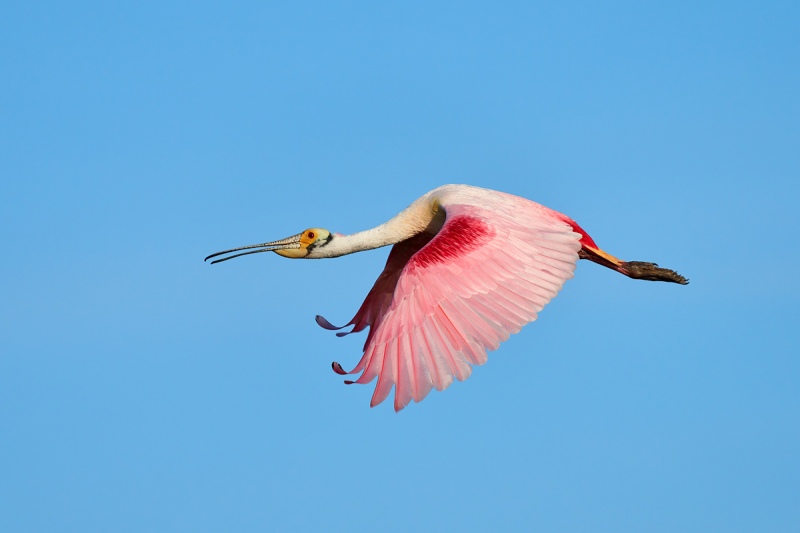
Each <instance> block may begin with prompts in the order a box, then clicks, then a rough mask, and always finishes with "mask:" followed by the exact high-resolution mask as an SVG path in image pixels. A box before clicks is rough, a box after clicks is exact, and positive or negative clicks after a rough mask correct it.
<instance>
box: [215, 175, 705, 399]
mask: <svg viewBox="0 0 800 533" xmlns="http://www.w3.org/2000/svg"><path fill="white" fill-rule="evenodd" d="M388 245H393V246H392V249H391V251H390V252H389V256H388V259H387V261H386V266H385V267H384V269H383V271H382V272H381V274H380V275H379V276H378V279H377V280H376V281H375V284H374V285H373V287H372V289H371V290H370V291H369V293H368V294H367V296H366V298H365V299H364V302H363V303H362V305H361V307H360V308H359V309H358V311H357V312H356V314H355V316H354V317H353V318H352V320H350V322H348V323H347V324H346V325H345V326H334V325H333V324H331V323H330V322H329V321H328V320H326V319H325V318H323V317H322V316H320V315H317V316H316V322H317V324H319V325H320V326H321V327H323V328H325V329H328V330H342V329H344V328H346V327H348V326H352V329H351V330H350V331H339V332H338V333H337V334H336V335H337V336H344V335H349V334H350V333H356V332H360V331H363V330H364V329H366V328H369V332H368V333H367V338H366V342H365V343H364V348H363V353H362V357H361V359H360V360H359V362H358V363H357V364H356V365H355V367H354V368H353V369H352V370H349V371H346V370H344V368H343V367H342V365H340V364H339V363H337V362H334V363H332V368H333V370H334V371H335V372H336V373H337V374H340V375H347V374H359V373H360V375H359V376H358V377H357V378H355V379H350V380H346V381H345V383H346V384H353V383H359V384H367V383H370V382H372V381H373V380H374V379H375V378H377V380H378V381H377V384H376V386H375V389H374V391H373V394H372V398H371V400H370V406H371V407H374V406H376V405H378V404H380V403H381V402H383V401H384V400H385V399H386V398H387V397H388V396H389V394H390V393H391V390H392V388H394V391H395V394H394V410H395V411H400V410H401V409H403V408H404V407H406V406H407V405H408V404H409V403H410V402H411V400H414V401H415V402H420V401H422V400H423V399H424V398H425V397H426V396H427V395H428V393H429V392H430V391H431V390H432V389H434V388H435V389H436V390H439V391H442V390H444V389H446V388H448V387H449V386H450V385H451V384H452V383H453V382H454V380H458V381H463V380H465V379H467V378H468V377H469V376H470V374H471V373H472V369H473V367H474V366H479V365H482V364H484V363H485V362H486V361H487V353H488V352H490V351H492V350H495V349H497V348H498V346H499V345H500V343H501V342H503V341H505V340H507V339H508V338H509V336H510V335H511V334H513V333H517V332H519V331H520V330H521V329H522V327H523V326H525V325H526V324H528V323H530V322H532V321H534V320H536V318H537V316H538V314H539V312H541V310H542V309H543V308H544V306H545V305H546V304H547V303H548V302H550V300H551V299H552V298H554V297H555V296H556V294H557V293H558V292H559V290H560V289H561V287H562V285H563V284H564V282H565V281H567V280H568V279H570V278H572V277H573V272H574V270H575V267H576V264H577V262H578V260H579V259H585V260H588V261H591V262H594V263H597V264H600V265H602V266H604V267H607V268H610V269H612V270H615V271H617V272H619V273H621V274H624V275H625V276H628V277H630V278H633V279H643V280H651V281H665V282H671V283H678V284H681V285H686V284H687V283H688V282H689V281H688V280H687V279H686V278H685V277H683V276H682V275H680V274H678V273H677V272H675V271H673V270H669V269H666V268H660V267H659V266H658V265H657V264H655V263H648V262H643V261H623V260H621V259H618V258H616V257H614V256H613V255H611V254H609V253H607V252H605V251H603V250H601V249H600V248H599V247H598V246H597V244H596V243H595V241H594V240H593V239H592V237H590V236H589V234H588V233H587V232H586V231H584V230H583V228H581V227H580V226H579V225H578V223H577V222H575V221H574V220H573V219H571V218H570V217H568V216H567V215H564V214H562V213H559V212H558V211H554V210H552V209H550V208H548V207H545V206H543V205H541V204H538V203H536V202H533V201H532V200H528V199H526V198H522V197H519V196H514V195H512V194H508V193H504V192H500V191H495V190H489V189H484V188H479V187H475V186H470V185H443V186H441V187H438V188H436V189H434V190H432V191H430V192H428V193H427V194H425V195H423V196H421V197H420V198H419V199H417V200H416V201H414V202H413V203H412V204H411V205H410V206H408V207H407V208H406V209H404V210H403V211H402V212H400V213H399V214H398V215H396V216H395V217H393V218H392V219H390V220H389V221H387V222H385V223H383V224H381V225H379V226H377V227H374V228H372V229H368V230H366V231H361V232H359V233H354V234H351V235H343V234H339V233H332V232H330V231H328V230H326V229H323V228H309V229H306V230H305V231H303V232H301V233H298V234H297V235H293V236H291V237H287V238H285V239H281V240H277V241H270V242H265V243H261V244H252V245H249V246H242V247H239V248H232V249H230V250H224V251H222V252H217V253H214V254H211V255H209V256H208V257H206V258H205V261H208V260H209V259H214V258H217V259H215V260H214V261H212V263H211V264H215V263H221V262H223V261H227V260H229V259H233V258H235V257H241V256H244V255H250V254H257V253H261V252H275V253H276V254H278V255H281V256H283V257H288V258H293V259H323V258H332V257H340V256H343V255H347V254H352V253H356V252H362V251H365V250H372V249H375V248H380V247H383V246H388Z"/></svg>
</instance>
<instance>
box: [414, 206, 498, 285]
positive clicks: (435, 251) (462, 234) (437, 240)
mask: <svg viewBox="0 0 800 533" xmlns="http://www.w3.org/2000/svg"><path fill="white" fill-rule="evenodd" d="M493 236H494V230H493V229H492V228H491V227H490V226H489V225H488V224H487V223H486V222H485V221H484V220H483V219H481V218H478V217H473V216H469V215H460V216H456V217H454V218H452V219H450V220H448V221H447V222H446V223H445V225H444V226H442V229H441V230H439V233H437V234H436V236H435V237H434V238H433V240H431V241H430V242H429V243H427V244H426V245H424V246H423V247H422V249H421V250H419V252H417V253H416V254H414V256H413V257H411V259H410V260H409V261H408V266H407V267H406V268H407V269H408V270H409V271H413V270H414V269H416V268H426V267H429V266H431V265H435V264H437V263H446V262H449V261H453V260H455V259H458V258H459V257H461V256H463V255H466V254H468V253H469V252H471V251H472V250H475V249H476V248H479V247H480V246H481V245H483V243H485V242H486V241H487V240H489V239H491V238H492V237H493ZM418 237H419V236H417V237H414V238H418Z"/></svg>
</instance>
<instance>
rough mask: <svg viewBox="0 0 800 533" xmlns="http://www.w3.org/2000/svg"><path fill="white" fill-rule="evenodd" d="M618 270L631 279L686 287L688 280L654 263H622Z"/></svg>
mask: <svg viewBox="0 0 800 533" xmlns="http://www.w3.org/2000/svg"><path fill="white" fill-rule="evenodd" d="M619 267H620V268H619V270H620V272H622V273H623V274H625V275H626V276H628V277H630V278H633V279H646V280H649V281H670V282H672V283H680V284H681V285H687V284H688V283H689V280H688V279H686V278H684V277H683V276H681V275H680V274H678V273H677V272H675V271H674V270H670V269H668V268H661V267H659V266H658V265H657V264H655V263H646V262H643V261H623V262H622V263H621V264H620V265H619Z"/></svg>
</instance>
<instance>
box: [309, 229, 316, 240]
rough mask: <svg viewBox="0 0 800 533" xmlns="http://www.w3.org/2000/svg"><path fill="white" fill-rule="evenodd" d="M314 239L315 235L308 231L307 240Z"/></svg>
mask: <svg viewBox="0 0 800 533" xmlns="http://www.w3.org/2000/svg"><path fill="white" fill-rule="evenodd" d="M314 237H316V235H314V232H313V231H309V232H308V238H309V239H313V238H314Z"/></svg>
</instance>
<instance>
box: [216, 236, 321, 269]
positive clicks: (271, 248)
mask: <svg viewBox="0 0 800 533" xmlns="http://www.w3.org/2000/svg"><path fill="white" fill-rule="evenodd" d="M332 240H333V234H332V233H331V232H330V231H328V230H326V229H322V228H309V229H307V230H305V231H304V232H302V233H298V234H297V235H292V236H291V237H286V238H285V239H281V240H279V241H271V242H265V243H261V244H251V245H249V246H241V247H239V248H231V249H230V250H224V251H222V252H217V253H215V254H211V255H209V256H208V257H206V258H205V261H208V260H209V259H211V258H212V257H218V256H220V255H225V254H229V253H232V252H239V251H241V250H248V251H246V252H241V253H238V254H233V255H229V256H227V257H222V258H220V259H216V260H214V261H212V262H211V264H212V265H213V264H214V263H221V262H222V261H227V260H228V259H233V258H234V257H241V256H243V255H249V254H257V253H260V252H275V253H276V254H278V255H282V256H283V257H289V258H292V259H313V258H315V257H322V256H323V255H322V254H320V253H319V251H320V249H321V248H322V247H323V246H326V245H327V244H329V243H330V242H331V241H332Z"/></svg>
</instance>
